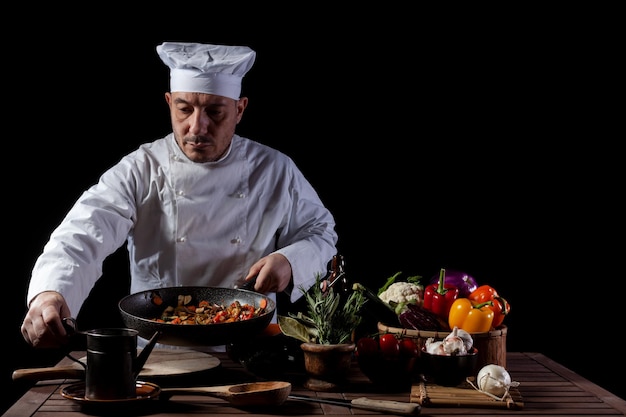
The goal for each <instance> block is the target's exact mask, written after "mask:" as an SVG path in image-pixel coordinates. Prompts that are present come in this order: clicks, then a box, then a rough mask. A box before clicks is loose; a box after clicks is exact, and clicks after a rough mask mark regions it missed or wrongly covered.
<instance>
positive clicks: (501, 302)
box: [467, 285, 511, 328]
mask: <svg viewBox="0 0 626 417" xmlns="http://www.w3.org/2000/svg"><path fill="white" fill-rule="evenodd" d="M467 298H469V299H470V300H472V301H475V302H477V303H484V302H487V301H491V302H492V303H493V304H492V305H491V306H489V308H491V309H492V310H493V323H492V324H491V327H493V328H496V327H498V326H500V325H501V324H502V322H503V321H504V319H505V318H506V316H507V315H508V314H509V312H510V311H511V304H509V302H508V301H507V300H505V299H504V298H503V297H501V296H500V295H499V294H498V291H496V290H495V288H493V287H491V286H489V285H481V286H480V287H478V288H476V289H475V290H474V291H472V292H471V293H470V295H468V296H467Z"/></svg>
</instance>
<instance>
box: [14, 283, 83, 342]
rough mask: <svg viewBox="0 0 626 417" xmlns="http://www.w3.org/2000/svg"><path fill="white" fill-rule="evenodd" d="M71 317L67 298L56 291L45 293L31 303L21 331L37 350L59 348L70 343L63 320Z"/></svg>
mask: <svg viewBox="0 0 626 417" xmlns="http://www.w3.org/2000/svg"><path fill="white" fill-rule="evenodd" d="M64 317H71V312H70V308H69V307H68V305H67V303H66V302H65V298H63V296H62V295H61V294H59V293H58V292H56V291H44V292H42V293H40V294H38V295H37V296H36V297H35V298H34V299H33V300H32V301H31V303H30V307H29V308H28V312H26V317H24V321H23V322H22V326H21V330H22V336H23V337H24V340H26V342H27V343H28V344H30V345H31V346H33V347H36V348H59V347H61V346H64V345H66V344H67V343H68V342H69V335H68V333H67V331H66V330H65V327H64V326H63V318H64Z"/></svg>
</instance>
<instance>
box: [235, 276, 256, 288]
mask: <svg viewBox="0 0 626 417" xmlns="http://www.w3.org/2000/svg"><path fill="white" fill-rule="evenodd" d="M258 277H259V275H258V274H257V275H255V276H253V277H252V278H250V279H249V280H247V281H245V282H244V283H243V284H241V285H240V286H239V287H236V288H237V289H240V290H248V291H254V284H256V279H257V278H258Z"/></svg>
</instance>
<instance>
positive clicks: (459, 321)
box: [448, 298, 494, 333]
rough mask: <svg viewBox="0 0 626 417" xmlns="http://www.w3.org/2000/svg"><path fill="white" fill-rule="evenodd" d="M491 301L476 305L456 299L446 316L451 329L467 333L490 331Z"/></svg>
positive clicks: (466, 299) (491, 319) (471, 301)
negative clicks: (456, 328) (455, 328)
mask: <svg viewBox="0 0 626 417" xmlns="http://www.w3.org/2000/svg"><path fill="white" fill-rule="evenodd" d="M491 305H492V302H491V301H487V302H484V303H477V302H475V301H473V300H470V299H469V298H457V299H456V300H455V301H454V303H452V306H450V313H449V314H448V324H449V325H450V328H451V329H454V327H458V328H459V329H463V330H465V331H466V332H468V333H484V332H488V331H489V330H491V323H492V322H493V315H494V313H493V310H492V309H491V308H490V306H491Z"/></svg>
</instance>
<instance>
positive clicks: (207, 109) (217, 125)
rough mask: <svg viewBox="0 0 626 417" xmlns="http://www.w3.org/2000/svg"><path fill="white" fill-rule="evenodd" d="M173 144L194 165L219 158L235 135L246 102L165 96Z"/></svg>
mask: <svg viewBox="0 0 626 417" xmlns="http://www.w3.org/2000/svg"><path fill="white" fill-rule="evenodd" d="M165 100H166V101H167V103H168V105H169V106H170V115H171V118H172V129H173V131H174V136H175V137H176V142H177V143H178V146H180V148H181V149H182V151H183V152H184V153H185V155H187V157H188V158H189V159H191V160H192V161H194V162H210V161H217V160H218V159H220V158H221V157H222V156H223V155H224V153H225V152H226V150H227V149H228V147H229V146H230V142H231V140H232V138H233V135H234V134H235V127H236V126H237V123H239V121H240V120H241V116H242V115H243V111H244V110H245V108H246V106H247V104H248V99H247V98H246V97H242V98H240V99H239V100H233V99H232V98H228V97H222V96H216V95H212V94H203V93H181V92H175V93H165Z"/></svg>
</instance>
